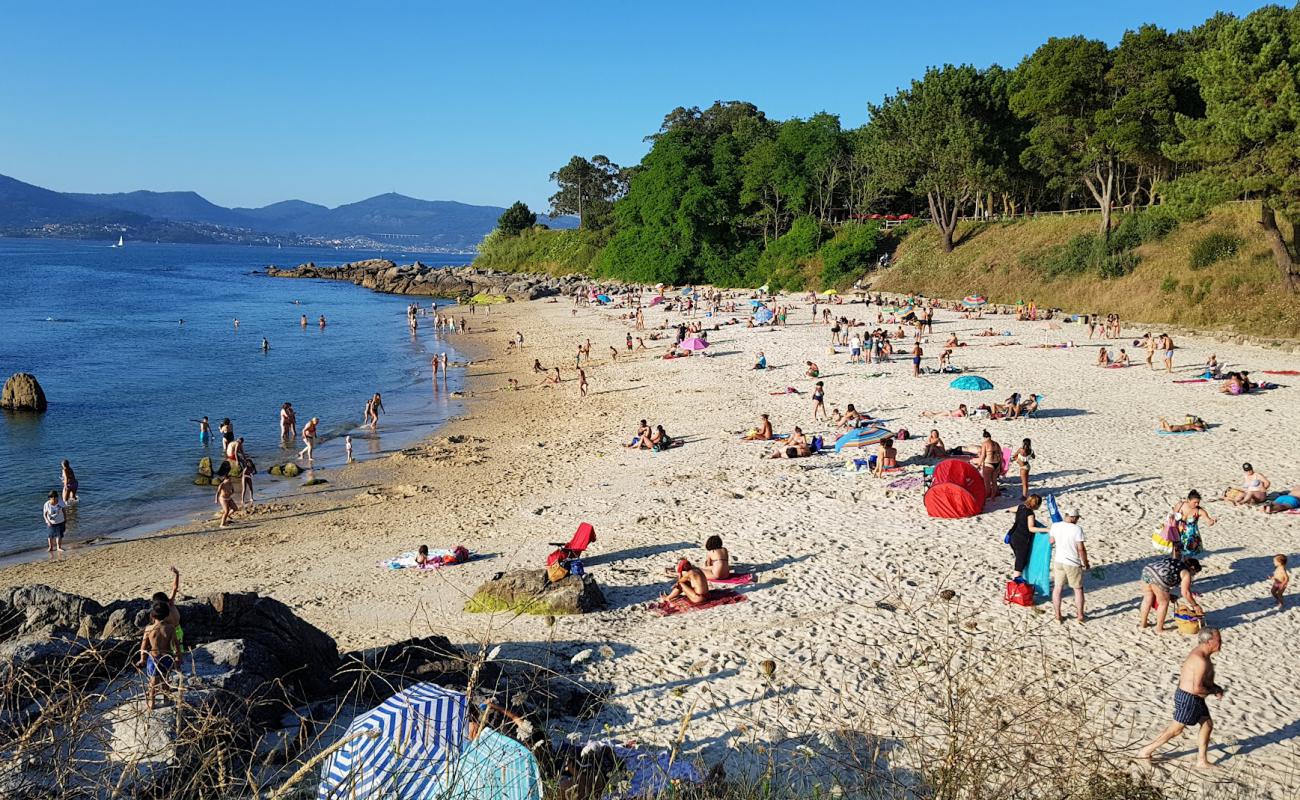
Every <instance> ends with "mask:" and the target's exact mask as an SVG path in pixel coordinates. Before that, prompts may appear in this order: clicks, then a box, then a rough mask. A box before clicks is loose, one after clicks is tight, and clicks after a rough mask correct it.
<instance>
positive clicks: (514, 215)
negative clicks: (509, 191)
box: [497, 200, 537, 236]
mask: <svg viewBox="0 0 1300 800" xmlns="http://www.w3.org/2000/svg"><path fill="white" fill-rule="evenodd" d="M536 224H537V215H536V214H534V213H533V212H532V211H530V210H529V209H528V206H527V205H525V204H524V202H523V201H522V200H516V201H515V203H514V205H512V206H510V208H507V209H506V210H505V211H503V212H502V213H501V216H500V217H498V218H497V229H498V230H500V231H501V232H502V233H504V234H505V235H507V236H518V235H519V232H520V231H523V230H525V229H527V228H531V227H533V226H534V225H536Z"/></svg>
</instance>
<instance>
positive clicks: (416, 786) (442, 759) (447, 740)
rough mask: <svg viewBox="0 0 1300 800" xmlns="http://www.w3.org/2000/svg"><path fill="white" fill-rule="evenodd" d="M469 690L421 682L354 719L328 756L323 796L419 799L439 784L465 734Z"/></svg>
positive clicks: (324, 799) (352, 799)
mask: <svg viewBox="0 0 1300 800" xmlns="http://www.w3.org/2000/svg"><path fill="white" fill-rule="evenodd" d="M465 711H466V700H465V695H464V694H463V693H461V692H453V691H451V690H450V689H444V688H442V687H441V686H435V685H434V684H432V683H417V684H415V685H414V686H411V687H409V688H407V689H405V690H403V691H401V692H399V693H397V694H395V695H393V696H392V697H390V698H388V699H387V700H385V701H384V702H383V703H382V704H380V705H379V707H377V708H374V709H371V710H370V711H367V712H366V713H364V714H362V715H360V716H358V717H357V718H356V719H354V720H352V724H351V725H349V726H348V732H347V734H346V737H353V738H351V741H349V742H348V743H347V744H345V745H344V746H343V747H340V748H339V749H338V750H336V751H335V752H334V754H333V755H332V756H330V758H329V760H328V761H326V762H325V767H324V769H323V771H322V774H321V782H320V788H319V790H318V791H317V792H316V797H317V798H318V800H362V799H363V798H369V797H383V798H393V799H394V800H418V799H419V798H425V797H428V796H429V795H430V793H431V792H432V791H433V790H435V789H436V788H437V785H438V782H439V778H440V777H441V776H442V773H443V771H444V769H445V768H446V765H447V762H448V761H449V760H452V759H455V758H456V757H458V756H459V755H460V752H461V749H462V747H463V746H464V740H465Z"/></svg>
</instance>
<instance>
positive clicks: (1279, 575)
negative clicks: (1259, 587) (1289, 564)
mask: <svg viewBox="0 0 1300 800" xmlns="http://www.w3.org/2000/svg"><path fill="white" fill-rule="evenodd" d="M1289 585H1291V574H1290V573H1288V572H1287V571H1286V556H1285V555H1284V554H1282V553H1278V554H1277V555H1275V556H1273V586H1272V588H1270V589H1269V592H1268V593H1269V594H1270V595H1272V596H1273V600H1274V602H1276V603H1277V609H1278V610H1279V611H1281V610H1282V595H1284V594H1286V587H1287V586H1289Z"/></svg>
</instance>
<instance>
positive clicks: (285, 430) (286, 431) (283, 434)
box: [280, 403, 298, 442]
mask: <svg viewBox="0 0 1300 800" xmlns="http://www.w3.org/2000/svg"><path fill="white" fill-rule="evenodd" d="M297 438H298V415H297V414H295V413H294V412H293V403H285V404H284V405H282V406H280V441H282V442H292V441H293V440H294V439H297Z"/></svg>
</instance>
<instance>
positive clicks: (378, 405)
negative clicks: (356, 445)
mask: <svg viewBox="0 0 1300 800" xmlns="http://www.w3.org/2000/svg"><path fill="white" fill-rule="evenodd" d="M383 410H384V401H383V399H382V398H380V396H379V392H375V395H374V397H371V398H370V399H369V400H367V401H366V415H365V416H366V419H365V422H363V423H362V424H363V425H369V426H370V430H372V431H373V430H377V429H378V428H379V412H380V411H383Z"/></svg>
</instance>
